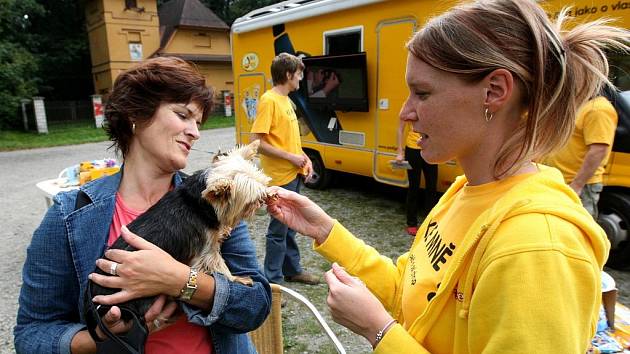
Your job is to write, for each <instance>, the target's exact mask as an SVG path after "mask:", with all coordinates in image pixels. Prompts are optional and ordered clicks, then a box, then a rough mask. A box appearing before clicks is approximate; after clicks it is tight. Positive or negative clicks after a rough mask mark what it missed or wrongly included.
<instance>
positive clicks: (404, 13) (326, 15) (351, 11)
mask: <svg viewBox="0 0 630 354" xmlns="http://www.w3.org/2000/svg"><path fill="white" fill-rule="evenodd" d="M541 3H542V5H543V6H544V7H545V9H546V10H547V12H548V13H549V14H550V16H554V15H556V14H557V12H558V11H559V10H560V9H561V8H562V7H563V6H565V5H571V6H573V7H572V15H574V16H576V17H577V18H578V19H582V18H584V19H594V18H598V17H601V16H607V17H616V18H619V22H617V24H618V25H621V26H624V27H626V28H627V27H628V20H629V19H630V2H627V1H618V0H577V1H574V2H567V1H561V0H550V1H542V2H541ZM454 4H455V2H454V1H443V0H425V1H419V0H413V1H412V0H395V1H386V0H385V1H383V0H335V1H330V0H289V1H284V2H281V3H278V4H275V5H271V6H267V7H264V8H261V9H258V10H254V11H252V12H250V13H248V14H246V15H245V16H243V17H241V18H239V19H237V20H236V21H235V22H234V24H233V25H232V33H231V36H232V63H233V71H234V76H235V77H234V84H235V85H234V86H235V93H234V94H235V103H234V105H235V107H236V109H235V113H236V135H237V142H239V143H246V142H248V141H249V134H250V133H249V132H250V128H251V124H252V122H253V120H254V118H255V115H256V104H257V101H258V98H259V97H260V95H262V93H264V92H265V91H266V90H267V89H269V88H271V75H270V73H269V66H270V65H271V60H272V59H273V57H274V56H275V55H277V54H278V53H281V52H287V53H293V54H296V55H299V56H302V57H303V61H304V63H305V65H306V67H307V68H306V72H305V79H304V80H303V81H302V83H301V85H300V86H301V88H300V90H299V91H297V92H294V93H292V94H291V95H290V97H291V99H292V101H293V102H294V103H295V105H296V111H297V112H298V116H299V117H300V128H301V132H302V144H303V147H304V150H305V151H306V153H307V154H308V155H309V156H310V158H311V160H312V161H313V165H314V170H315V174H316V176H315V178H314V179H313V181H311V182H310V183H309V184H307V185H308V186H309V187H311V188H326V186H327V185H328V184H329V183H330V181H331V176H332V173H333V171H342V172H348V173H353V174H358V175H363V176H369V177H372V178H374V179H375V180H377V181H379V182H382V183H386V184H390V185H396V186H400V187H406V186H407V185H408V183H407V177H406V173H405V170H402V169H392V166H391V164H390V163H389V162H390V161H391V160H392V159H394V158H395V156H396V149H397V142H396V133H397V129H398V112H399V111H400V108H401V106H402V104H403V102H404V100H405V99H406V97H407V88H406V86H405V64H406V55H407V53H406V50H405V49H404V44H405V42H406V41H407V40H408V39H409V38H410V36H411V35H412V34H413V32H414V30H415V29H416V28H417V27H419V26H421V25H422V24H423V23H424V22H425V21H426V20H427V19H428V18H430V17H431V16H434V15H436V14H439V13H440V12H442V11H444V10H446V9H448V8H449V7H451V6H452V5H454ZM611 63H612V64H613V65H611V68H612V72H613V74H614V75H613V77H614V80H615V83H616V84H617V85H618V86H619V87H620V88H621V89H622V90H630V82H629V81H630V79H629V78H628V75H627V72H628V67H629V66H630V60H629V59H628V57H626V56H616V57H611ZM331 77H335V80H336V81H337V82H336V83H335V85H336V88H337V89H336V90H333V91H330V90H328V91H327V90H326V87H325V83H330V82H331V81H330V80H328V79H330V78H331ZM327 80H328V81H327ZM629 93H630V92H629ZM628 102H629V103H630V100H628ZM623 105H624V102H623V95H622V96H621V98H620V99H619V100H618V106H623ZM626 117H628V118H629V119H630V110H628V116H626ZM620 118H621V114H620ZM620 120H621V119H620ZM624 129H625V130H624ZM629 130H630V129H628V126H627V125H626V128H624V126H623V124H620V129H618V135H617V137H616V142H615V149H614V151H615V152H614V153H613V154H612V156H611V158H610V163H609V164H608V166H607V169H606V177H605V178H606V179H605V184H606V188H605V191H604V193H603V195H602V202H601V212H602V218H601V220H600V222H601V223H602V225H603V226H604V228H605V229H606V231H607V233H608V235H609V237H610V239H611V242H612V244H613V251H612V252H611V259H610V262H609V265H611V266H615V267H625V266H626V265H630V242H628V240H629V237H630V235H628V225H629V224H630V194H629V190H628V187H630V146H629V145H630V132H629ZM460 174H462V171H461V169H460V167H459V166H458V165H457V163H456V162H455V161H451V162H448V163H446V164H442V165H440V166H439V173H438V189H439V190H441V191H443V190H445V189H446V188H447V187H448V186H449V185H450V184H451V183H452V182H453V180H454V179H455V177H456V176H458V175H460Z"/></svg>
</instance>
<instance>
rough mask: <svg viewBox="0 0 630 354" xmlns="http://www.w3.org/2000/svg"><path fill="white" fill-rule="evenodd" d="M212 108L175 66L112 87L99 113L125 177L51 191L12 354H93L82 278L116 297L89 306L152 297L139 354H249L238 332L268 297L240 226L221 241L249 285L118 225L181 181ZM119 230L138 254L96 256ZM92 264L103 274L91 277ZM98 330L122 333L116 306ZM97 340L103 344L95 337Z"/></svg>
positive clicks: (153, 64)
mask: <svg viewBox="0 0 630 354" xmlns="http://www.w3.org/2000/svg"><path fill="white" fill-rule="evenodd" d="M212 99H213V93H212V90H210V89H208V88H207V87H206V86H205V78H204V77H203V76H202V75H201V74H200V73H199V72H198V71H197V69H196V68H194V67H193V66H192V65H191V64H189V63H187V62H185V61H183V60H181V59H176V58H154V59H149V60H147V61H145V62H143V63H141V64H139V65H138V66H136V67H134V68H132V69H130V70H128V71H126V72H124V73H122V74H121V75H120V76H119V77H118V78H117V79H116V82H115V84H114V88H113V91H112V93H111V95H110V97H109V100H108V102H107V106H106V109H105V116H106V120H107V125H106V130H107V133H108V134H109V137H110V139H111V140H112V142H113V146H114V147H115V148H116V149H117V150H118V151H119V152H120V153H121V154H122V156H123V158H124V164H123V167H122V170H121V172H120V173H118V174H116V175H113V176H109V177H104V178H101V179H98V180H96V181H93V182H91V183H88V184H86V185H84V186H82V187H81V188H80V192H79V191H71V192H66V193H60V194H58V195H57V196H56V197H55V203H54V205H53V206H52V207H51V208H50V209H49V210H48V212H47V214H46V216H45V217H44V220H43V221H42V224H41V225H40V227H39V228H38V229H37V230H36V231H35V233H34V235H33V239H32V241H31V245H30V246H29V248H28V252H27V258H26V262H25V265H24V270H23V280H24V282H23V286H22V290H21V292H20V299H19V310H18V318H17V326H16V327H15V348H16V350H17V352H18V353H94V352H95V351H96V343H95V341H94V340H93V339H92V338H91V336H90V335H89V333H88V331H87V330H86V325H85V323H84V321H85V319H84V318H83V294H84V293H85V288H86V282H87V279H88V276H89V277H90V279H92V281H94V282H95V283H97V284H99V285H102V286H105V287H110V288H119V289H121V290H120V291H119V292H117V293H115V294H113V295H108V296H97V297H95V298H94V299H93V300H94V302H95V303H97V304H104V305H115V304H117V303H122V302H125V301H128V300H132V299H136V298H141V297H148V296H155V295H159V297H158V298H157V300H156V301H155V303H154V304H153V306H152V307H151V309H150V310H149V311H148V312H147V314H146V316H145V318H144V321H146V325H147V327H148V329H149V331H150V334H149V337H148V340H147V343H146V347H145V349H146V353H213V352H220V353H253V352H255V349H254V347H253V345H252V344H251V341H250V340H249V336H248V335H247V334H246V332H248V331H251V330H253V329H255V328H256V327H258V326H259V325H260V324H262V322H263V321H264V320H265V318H266V317H267V314H268V313H269V310H270V303H271V290H270V287H269V284H268V282H267V281H266V279H265V277H264V275H263V274H262V272H261V271H260V269H259V266H258V263H257V261H256V255H255V249H254V245H253V243H252V241H251V239H250V238H249V235H248V231H247V227H246V225H245V224H244V223H241V224H239V225H238V226H237V227H236V228H235V229H234V230H233V231H232V233H231V235H230V237H229V238H227V239H226V240H225V242H224V243H223V244H222V246H221V253H222V255H223V258H224V259H225V262H226V264H227V266H228V268H229V269H230V271H231V272H232V274H233V275H236V276H242V277H250V278H251V279H252V280H253V282H254V283H253V285H252V286H246V285H243V284H240V283H236V282H230V281H228V280H227V278H226V277H225V276H223V275H222V274H220V273H213V274H211V275H207V274H201V272H200V273H199V274H193V273H194V272H193V270H191V268H190V267H189V266H188V265H186V264H182V263H179V262H177V261H176V260H175V259H173V258H172V257H171V256H170V255H169V254H168V253H166V252H164V251H163V250H161V249H160V248H158V247H156V246H154V245H153V244H151V243H149V242H148V241H146V240H143V239H142V238H141V236H142V235H134V234H132V233H130V232H129V231H128V230H126V228H125V227H124V225H126V224H128V223H130V222H131V221H133V220H134V219H135V218H136V217H138V216H139V215H140V214H142V213H143V212H144V211H146V210H147V209H148V208H149V207H151V206H152V205H153V204H155V203H156V202H157V201H158V200H159V199H160V198H161V197H162V196H163V195H164V194H166V193H167V192H168V191H169V190H171V189H173V188H175V187H176V186H177V185H179V184H180V183H181V182H182V178H183V175H182V174H181V173H180V172H179V171H180V170H181V169H183V168H184V167H186V163H187V160H188V154H189V152H190V150H191V148H192V146H193V144H194V143H195V141H196V140H197V139H199V137H200V135H199V126H200V125H201V124H202V123H203V122H204V121H205V120H206V117H207V116H208V114H209V113H210V111H211V108H212ZM121 233H122V236H123V237H124V238H125V240H126V241H127V242H128V243H129V244H130V245H131V246H133V247H135V248H136V249H138V251H136V252H126V251H122V250H114V251H112V250H110V251H107V252H106V253H105V257H103V252H104V251H105V249H106V246H107V245H111V244H112V243H113V242H114V241H115V240H116V238H117V237H118V235H120V234H121ZM101 257H103V258H101ZM95 264H96V266H98V267H99V268H100V269H102V270H103V271H105V272H107V273H109V274H112V276H107V275H99V274H96V273H94V274H91V273H92V272H93V270H94V267H95ZM173 299H176V300H177V301H174V300H173ZM103 321H104V323H105V325H106V326H107V328H108V329H109V330H110V331H111V332H112V333H114V334H123V333H125V332H126V331H128V330H129V328H130V326H131V324H130V323H127V322H124V321H122V320H121V312H120V309H119V308H118V307H116V306H113V307H111V309H110V310H109V312H107V313H106V314H105V315H104V317H103ZM96 332H97V335H98V337H99V338H100V339H103V340H105V339H106V337H105V335H104V334H103V333H102V331H101V330H100V329H97V331H96Z"/></svg>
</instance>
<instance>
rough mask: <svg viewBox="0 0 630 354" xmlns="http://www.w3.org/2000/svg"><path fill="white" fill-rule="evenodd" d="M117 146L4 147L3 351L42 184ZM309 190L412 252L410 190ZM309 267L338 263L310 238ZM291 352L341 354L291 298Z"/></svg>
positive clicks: (204, 157)
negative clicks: (407, 223)
mask: <svg viewBox="0 0 630 354" xmlns="http://www.w3.org/2000/svg"><path fill="white" fill-rule="evenodd" d="M234 142H235V134H234V129H233V128H225V129H215V130H206V131H203V132H202V139H200V141H199V142H198V143H197V144H196V145H195V150H193V151H192V152H191V155H190V158H189V165H188V168H186V172H189V173H190V172H193V171H195V170H198V169H201V168H204V167H206V166H208V164H209V161H210V158H211V155H210V154H208V153H207V152H208V151H212V152H216V151H217V150H218V149H219V148H222V149H224V150H225V149H228V148H230V147H232V146H233V145H234ZM108 146H109V143H107V142H103V143H95V144H84V145H75V146H64V147H54V148H45V149H34V150H22V151H13V152H0V169H1V170H2V171H4V172H3V173H2V174H1V175H0V183H1V185H3V186H5V187H4V189H3V191H2V192H1V193H2V194H1V195H2V201H3V203H2V204H1V205H0V225H2V233H0V235H1V236H2V240H3V242H2V244H0V259H2V262H0V282H1V283H2V284H3V285H4V286H3V288H4V289H5V290H4V291H2V292H1V295H0V296H1V297H2V301H1V302H0V354H5V353H13V352H14V348H13V334H12V333H13V326H14V325H15V314H16V312H17V298H18V293H19V288H20V285H21V270H22V265H23V263H24V258H25V255H26V247H27V246H28V244H29V242H30V238H31V235H32V233H33V231H34V230H35V228H36V227H37V226H38V225H39V223H40V221H41V219H42V217H43V215H44V213H45V211H46V205H45V202H44V198H43V196H42V194H41V193H40V192H39V191H38V190H37V189H36V187H35V184H36V183H37V182H39V181H41V180H44V179H49V178H54V177H55V176H56V175H57V174H58V172H59V171H61V170H62V169H63V168H65V167H67V166H70V165H72V164H75V163H78V162H80V161H83V160H91V159H100V158H106V157H114V154H113V152H112V151H108V150H107V148H108ZM303 193H304V194H305V195H307V196H309V197H310V198H311V199H313V200H314V201H316V202H317V203H318V204H319V205H320V206H322V208H323V209H324V210H326V211H327V212H328V213H330V215H332V216H333V217H335V218H337V219H338V220H340V221H341V222H342V223H343V224H344V226H346V227H347V228H348V229H349V230H351V231H352V232H354V233H355V234H356V235H358V236H360V237H361V238H362V239H364V240H365V241H366V242H367V243H368V244H370V245H372V246H374V247H375V248H377V249H378V250H380V251H381V252H382V253H383V254H385V255H387V256H389V257H392V258H394V259H395V258H396V257H397V256H398V255H400V254H401V253H402V252H404V251H406V250H407V249H408V248H409V246H410V244H411V239H410V238H409V237H408V236H407V235H406V234H405V233H404V232H403V226H404V207H403V204H402V200H403V197H404V191H403V190H400V189H397V188H393V187H388V186H385V185H381V184H378V183H376V182H374V181H373V180H371V179H368V178H356V177H354V178H350V177H348V176H340V177H339V178H337V182H336V183H335V186H334V187H333V188H330V189H328V190H326V191H314V190H309V189H306V188H305V189H304V190H303ZM267 223H268V216H267V215H266V214H265V212H264V211H262V210H260V211H259V212H257V214H256V215H255V216H254V217H253V218H252V220H250V231H251V234H252V237H253V239H254V241H255V243H256V245H257V249H258V256H259V260H260V263H261V264H262V258H263V256H264V234H265V231H266V228H267ZM298 242H299V243H300V247H301V248H300V249H301V251H302V259H303V264H304V266H305V267H306V269H307V270H308V271H310V272H313V273H317V274H320V275H321V274H323V273H324V272H325V271H327V270H328V269H329V268H330V265H329V264H328V263H327V262H326V261H325V260H324V259H323V258H322V257H320V256H318V255H316V254H315V253H314V252H313V251H312V250H311V245H310V242H309V241H308V239H307V238H306V237H298ZM610 274H611V275H612V276H613V277H614V278H615V280H616V281H617V285H618V288H619V289H620V301H621V302H622V303H624V304H625V305H626V306H630V297H629V295H630V291H629V290H630V273H628V272H617V271H610ZM290 287H291V288H293V289H295V290H297V291H299V292H300V293H302V294H304V295H305V296H307V297H308V298H309V299H310V300H311V301H312V302H313V303H314V304H315V306H316V307H317V308H318V309H319V311H320V312H321V313H322V314H323V315H324V316H325V317H326V318H327V321H328V323H329V325H330V326H331V328H332V329H333V331H334V332H335V333H336V334H337V335H338V336H339V339H340V340H341V342H342V344H343V345H344V347H345V348H346V351H347V352H348V353H349V354H350V353H352V354H355V353H369V352H371V348H370V346H369V345H368V344H367V341H365V340H364V339H363V338H361V337H358V336H356V335H354V334H352V333H351V332H350V331H348V330H346V329H345V328H343V327H341V326H339V325H337V324H335V323H334V322H333V321H332V320H331V319H330V316H329V314H328V312H327V310H326V300H325V299H326V293H327V289H326V286H325V285H318V286H303V285H295V284H291V285H290ZM283 318H284V334H285V335H284V337H285V349H286V350H285V352H286V353H335V350H334V349H333V347H332V345H330V344H329V341H328V340H327V339H326V338H327V337H325V335H324V334H323V331H322V330H321V329H319V327H318V326H317V324H316V322H315V321H314V319H313V317H312V316H310V315H309V314H308V311H307V310H306V308H305V307H302V306H301V305H299V304H298V303H297V302H294V301H289V303H288V305H287V307H286V308H285V309H284V310H283Z"/></svg>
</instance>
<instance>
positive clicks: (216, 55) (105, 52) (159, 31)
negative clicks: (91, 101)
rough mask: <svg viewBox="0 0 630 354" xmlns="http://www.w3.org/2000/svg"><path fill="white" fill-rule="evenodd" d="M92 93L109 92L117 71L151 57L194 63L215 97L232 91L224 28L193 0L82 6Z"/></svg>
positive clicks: (95, 1)
mask: <svg viewBox="0 0 630 354" xmlns="http://www.w3.org/2000/svg"><path fill="white" fill-rule="evenodd" d="M85 14H86V23H87V30H88V37H89V41H90V55H91V59H92V75H93V80H94V90H95V92H96V93H97V94H101V95H105V96H107V94H108V93H109V92H110V91H111V88H112V86H113V83H114V80H115V79H116V77H117V76H118V75H119V74H120V72H121V71H124V70H126V69H128V68H129V67H131V66H133V65H134V64H135V62H138V61H142V60H144V59H146V58H149V57H153V56H177V57H180V58H183V59H186V60H189V61H192V62H194V63H195V64H196V65H197V66H198V68H199V70H200V71H201V72H202V73H203V74H204V75H205V77H206V80H207V81H206V82H207V84H208V85H209V86H212V87H214V88H215V90H216V92H220V91H223V90H227V91H230V92H231V91H232V87H233V78H232V59H231V54H230V34H229V30H230V29H229V27H228V25H227V24H226V23H225V22H223V21H222V20H221V19H220V18H219V17H217V16H216V15H215V14H214V13H213V12H212V11H211V10H210V9H208V8H207V7H205V5H203V4H202V3H201V2H199V0H171V1H169V2H167V3H165V4H163V5H162V6H161V7H160V9H159V11H158V9H157V1H156V0H87V1H85Z"/></svg>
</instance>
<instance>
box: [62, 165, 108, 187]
mask: <svg viewBox="0 0 630 354" xmlns="http://www.w3.org/2000/svg"><path fill="white" fill-rule="evenodd" d="M119 170H120V166H119V165H118V163H117V162H116V159H102V160H91V161H83V162H81V163H80V164H77V165H73V166H70V167H67V168H65V169H64V170H63V171H61V173H60V174H59V185H60V186H61V187H70V186H80V185H84V184H85V183H87V182H90V181H93V180H95V179H98V178H101V177H103V176H109V175H113V174H114V173H116V172H118V171H119Z"/></svg>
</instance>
